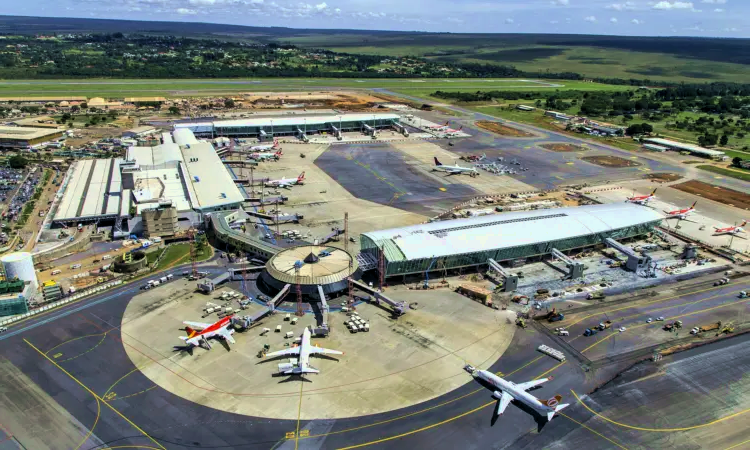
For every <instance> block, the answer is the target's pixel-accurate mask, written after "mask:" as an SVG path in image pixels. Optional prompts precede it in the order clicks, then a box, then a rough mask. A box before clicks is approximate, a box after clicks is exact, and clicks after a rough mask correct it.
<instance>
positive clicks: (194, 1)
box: [182, 0, 216, 9]
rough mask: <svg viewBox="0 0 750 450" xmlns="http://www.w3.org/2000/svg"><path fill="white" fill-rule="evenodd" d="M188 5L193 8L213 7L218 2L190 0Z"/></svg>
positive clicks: (212, 0)
mask: <svg viewBox="0 0 750 450" xmlns="http://www.w3.org/2000/svg"><path fill="white" fill-rule="evenodd" d="M188 3H190V4H191V5H193V6H211V5H213V4H215V3H216V0H188ZM182 9H184V8H182Z"/></svg>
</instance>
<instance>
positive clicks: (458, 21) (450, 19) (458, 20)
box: [445, 17, 464, 23]
mask: <svg viewBox="0 0 750 450" xmlns="http://www.w3.org/2000/svg"><path fill="white" fill-rule="evenodd" d="M445 21H446V22H450V23H464V21H463V20H462V19H457V18H455V17H448V18H447V19H445Z"/></svg>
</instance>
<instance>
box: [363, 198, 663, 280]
mask: <svg viewBox="0 0 750 450" xmlns="http://www.w3.org/2000/svg"><path fill="white" fill-rule="evenodd" d="M663 218H664V217H663V216H662V215H661V214H660V213H658V212H657V211H654V210H653V209H651V208H648V207H645V206H640V205H635V204H632V203H617V204H606V205H589V206H580V207H570V208H558V209H545V210H540V211H523V212H515V213H504V214H500V215H490V216H481V217H473V218H469V219H459V220H447V221H439V222H432V223H425V224H420V225H414V226H409V227H403V228H393V229H389V230H381V231H373V232H369V233H363V234H362V235H361V237H360V245H361V252H362V253H363V254H365V253H369V254H370V255H371V256H372V257H373V258H379V256H380V253H381V251H382V253H383V255H384V259H385V261H384V263H385V276H386V277H391V276H397V275H410V274H419V273H424V272H426V271H431V270H444V269H445V270H451V269H459V268H468V267H473V266H479V265H483V264H487V260H488V259H490V258H491V259H494V260H495V261H498V262H500V261H512V260H524V259H527V258H533V257H542V256H545V255H548V254H550V253H551V251H552V249H553V248H555V249H557V250H560V251H567V250H574V249H581V248H584V247H590V246H594V245H597V244H601V243H603V242H604V240H605V239H606V238H612V239H615V240H618V239H626V238H631V237H635V236H639V235H643V234H646V233H648V232H650V231H652V230H653V228H654V227H655V226H656V225H658V224H659V223H660V222H661V221H662V219H663Z"/></svg>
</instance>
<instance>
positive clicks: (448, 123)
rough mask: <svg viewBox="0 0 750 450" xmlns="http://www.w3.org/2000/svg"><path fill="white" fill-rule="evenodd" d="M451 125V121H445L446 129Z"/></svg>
mask: <svg viewBox="0 0 750 450" xmlns="http://www.w3.org/2000/svg"><path fill="white" fill-rule="evenodd" d="M450 123H451V121H450V120H446V121H445V125H443V126H444V127H447V126H448V125H450Z"/></svg>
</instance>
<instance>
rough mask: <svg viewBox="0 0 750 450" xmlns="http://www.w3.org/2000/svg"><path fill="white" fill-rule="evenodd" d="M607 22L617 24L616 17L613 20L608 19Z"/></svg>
mask: <svg viewBox="0 0 750 450" xmlns="http://www.w3.org/2000/svg"><path fill="white" fill-rule="evenodd" d="M609 21H610V22H612V23H617V17H613V18H611V19H609Z"/></svg>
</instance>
